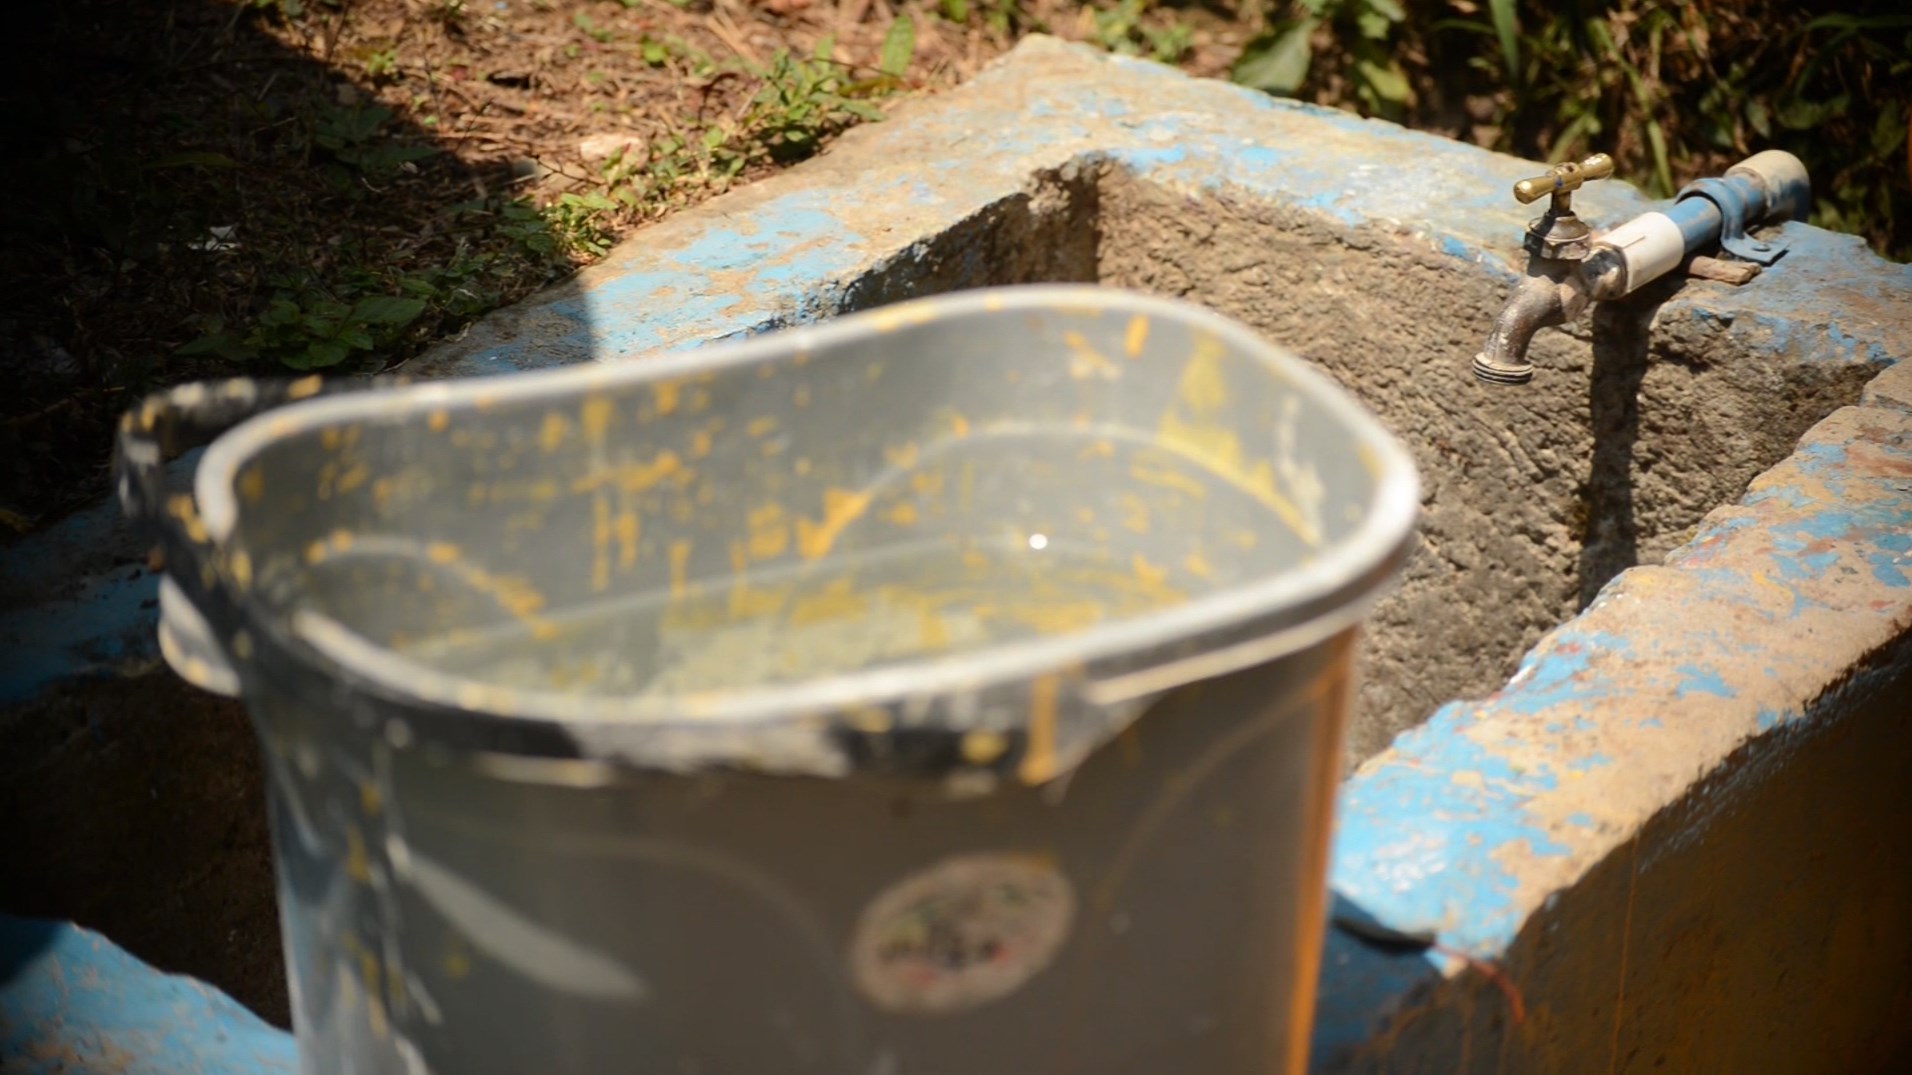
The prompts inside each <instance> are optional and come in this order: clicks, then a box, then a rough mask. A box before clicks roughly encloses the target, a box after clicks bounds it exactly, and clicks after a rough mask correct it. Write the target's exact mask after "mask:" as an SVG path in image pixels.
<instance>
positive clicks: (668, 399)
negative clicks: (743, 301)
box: [228, 303, 1380, 698]
mask: <svg viewBox="0 0 1912 1075" xmlns="http://www.w3.org/2000/svg"><path fill="white" fill-rule="evenodd" d="M1149 309H1150V312H1149V313H1143V312H1137V311H1136V310H1133V309H1130V308H1126V307H1123V306H1121V305H1120V304H1106V303H1105V304H1102V305H1091V306H1085V307H1084V308H1081V309H1073V310H1072V309H1055V308H1038V307H1036V306H1026V307H1024V308H1020V309H1018V310H1012V311H1007V312H998V311H991V310H986V309H983V308H981V307H979V306H975V305H974V304H972V307H971V308H969V309H966V310H964V309H959V310H957V311H956V312H952V313H945V314H941V315H936V316H932V315H931V313H930V311H928V310H927V309H926V308H923V307H904V308H901V309H900V310H899V309H892V310H889V311H885V312H881V313H877V314H872V315H869V316H868V317H867V318H865V319H863V320H861V321H860V322H857V323H856V324H860V325H861V326H862V327H863V328H864V329H866V330H873V331H865V332H857V331H855V325H852V327H851V329H850V330H849V331H847V332H846V331H837V332H835V333H834V334H833V335H831V336H830V337H829V340H830V343H829V344H828V345H826V346H822V347H819V348H818V349H816V350H815V351H814V352H812V351H809V350H800V349H797V348H798V346H799V345H798V344H792V345H790V346H782V347H779V346H774V345H772V346H769V347H765V346H763V345H759V346H757V348H756V351H755V353H753V354H750V355H747V356H743V357H740V358H739V359H738V360H736V361H726V362H725V364H724V365H722V366H720V367H717V368H704V369H695V370H692V371H690V372H675V373H673V374H672V375H670V376H667V377H663V378H662V379H658V378H648V379H638V378H635V377H632V376H629V375H628V374H627V375H625V376H624V377H622V378H621V379H619V378H611V377H603V376H600V377H597V378H596V380H595V381H593V382H591V383H590V386H589V387H588V388H582V389H580V388H578V387H576V385H577V384H578V383H579V382H578V379H577V378H575V377H573V378H571V379H570V380H568V381H549V382H547V383H548V384H549V385H550V388H549V389H544V388H540V387H532V386H527V387H526V388H525V389H523V390H519V391H513V390H510V389H507V388H504V387H501V386H491V389H490V393H489V394H487V393H485V392H479V393H475V394H474V393H472V392H469V391H466V392H464V394H462V395H453V396H450V397H445V402H443V403H442V405H437V404H424V403H420V402H419V401H418V400H419V399H423V398H424V397H418V398H416V399H414V398H410V397H405V398H397V397H395V398H394V399H392V400H379V399H377V398H375V397H364V398H357V399H353V398H350V397H345V398H341V399H337V400H326V401H321V402H320V403H318V404H310V405H307V406H308V407H310V408H311V410H310V411H309V414H310V417H308V418H307V419H305V420H303V421H301V422H300V423H298V424H296V425H295V424H293V423H291V422H289V421H286V420H285V419H286V416H285V415H283V414H282V415H280V416H277V417H269V418H268V419H266V420H265V421H268V422H269V421H279V422H280V426H279V427H276V428H278V429H281V430H289V431H285V432H278V433H275V434H271V435H261V436H259V437H257V438H255V440H256V446H255V447H254V448H253V449H251V450H250V451H248V452H247V454H246V455H245V456H244V458H243V459H241V460H240V461H239V462H238V464H237V469H236V472H235V473H234V474H233V475H232V477H231V481H232V488H233V491H234V493H235V494H236V498H237V504H238V511H237V515H236V519H237V522H236V527H235V533H234V534H233V535H231V536H230V537H229V539H228V540H231V541H236V542H237V543H238V545H239V546H240V547H243V548H244V549H246V550H247V552H248V555H249V556H250V558H251V560H252V562H253V563H254V564H256V565H258V574H259V577H260V580H261V592H262V593H264V594H266V595H267V596H268V597H269V598H270V599H271V600H274V601H276V602H279V603H281V604H283V605H284V606H285V607H286V608H287V609H289V610H290V609H297V610H301V611H308V612H317V613H319V614H321V615H323V616H325V617H327V618H329V619H330V620H332V621H334V622H336V623H337V624H339V625H341V626H343V627H344V628H346V629H347V630H348V631H350V632H352V633H353V634H356V635H358V636H359V637H360V638H362V639H364V640H365V641H367V642H369V643H371V644H373V645H375V646H379V647H385V648H388V649H390V650H392V651H396V652H397V653H399V654H402V655H403V656H404V657H405V658H406V659H408V660H409V661H412V662H415V663H416V664H419V665H422V666H424V667H426V668H429V669H431V670H434V671H437V672H441V673H446V674H449V675H452V676H456V677H458V678H460V679H463V680H468V681H474V682H478V683H483V684H487V685H492V686H499V687H507V688H512V689H516V690H531V691H558V692H564V693H567V694H585V695H601V696H607V697H619V698H628V697H646V696H667V695H678V694H696V693H709V692H717V693H722V692H726V691H736V690H744V689H752V688H762V687H767V686H776V685H778V684H787V683H791V682H794V681H797V680H799V679H805V680H807V679H814V678H816V677H819V676H829V675H834V674H844V673H851V672H857V671H862V670H867V669H872V668H878V667H883V666H893V665H897V664H900V663H905V662H911V661H925V660H936V659H942V658H947V657H951V656H955V655H960V654H965V653H970V652H974V651H978V650H982V649H985V648H988V647H993V646H1002V645H1007V644H1009V643H1013V642H1026V641H1028V640H1031V639H1035V638H1040V637H1053V636H1062V635H1075V634H1078V633H1080V632H1084V631H1087V630H1090V629H1092V628H1095V627H1097V626H1100V625H1104V624H1109V623H1114V622H1123V621H1137V620H1142V619H1146V618H1147V617H1149V616H1150V615H1152V614H1155V613H1159V612H1162V611H1164V610H1167V609H1171V608H1175V607H1177V606H1182V605H1185V604H1189V603H1192V602H1199V601H1201V600H1203V599H1205V598H1215V597H1217V596H1218V595H1227V594H1230V593H1235V592H1238V591H1240V590H1241V589H1242V588H1244V587H1248V586H1252V585H1254V584H1257V583H1262V582H1266V581H1268V580H1270V579H1277V578H1281V577H1283V576H1289V575H1297V574H1300V573H1304V572H1307V571H1308V570H1309V568H1310V565H1311V564H1312V563H1314V562H1315V560H1316V558H1317V556H1318V555H1319V554H1320V553H1321V552H1322V551H1323V550H1325V549H1329V548H1331V547H1333V546H1334V545H1335V544H1336V543H1337V542H1341V541H1344V540H1345V539H1346V537H1347V536H1348V535H1349V534H1350V533H1351V532H1353V531H1354V530H1356V529H1357V528H1358V527H1359V526H1360V524H1361V523H1362V522H1363V521H1364V520H1365V519H1367V518H1368V516H1369V514H1370V511H1371V505H1372V503H1373V501H1374V499H1375V497H1376V495H1377V490H1378V487H1379V479H1380V475H1379V469H1380V467H1379V463H1378V461H1377V456H1376V453H1375V449H1374V447H1373V446H1371V445H1369V444H1366V443H1362V442H1361V431H1359V430H1356V429H1354V428H1350V425H1349V423H1348V422H1347V421H1345V416H1344V415H1342V414H1340V413H1338V412H1333V408H1331V407H1328V406H1325V405H1324V401H1323V398H1322V394H1321V389H1320V387H1319V386H1318V385H1317V384H1316V383H1315V382H1313V381H1310V380H1308V379H1307V378H1306V375H1305V374H1299V376H1300V377H1301V378H1302V379H1301V380H1297V379H1296V378H1297V376H1298V371H1297V370H1296V369H1295V368H1293V367H1284V361H1285V360H1282V359H1280V358H1279V357H1278V356H1275V355H1274V354H1273V353H1271V352H1268V351H1266V350H1265V349H1263V348H1260V347H1257V346H1254V341H1253V340H1252V338H1250V337H1247V336H1245V335H1239V334H1230V333H1226V332H1224V333H1217V332H1215V331H1212V330H1211V329H1210V328H1208V327H1204V326H1202V325H1198V324H1196V323H1193V322H1188V321H1184V320H1181V319H1178V318H1175V317H1172V316H1162V315H1161V314H1162V311H1161V310H1160V309H1157V308H1154V307H1150V308H1149ZM567 386H570V387H567ZM1331 412H1332V413H1331Z"/></svg>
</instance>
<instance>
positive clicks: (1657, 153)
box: [1646, 119, 1673, 197]
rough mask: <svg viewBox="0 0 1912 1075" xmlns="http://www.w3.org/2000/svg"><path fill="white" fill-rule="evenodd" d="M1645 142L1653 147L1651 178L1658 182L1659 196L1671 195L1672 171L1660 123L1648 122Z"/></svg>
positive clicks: (1657, 121)
mask: <svg viewBox="0 0 1912 1075" xmlns="http://www.w3.org/2000/svg"><path fill="white" fill-rule="evenodd" d="M1646 141H1647V144H1648V145H1650V146H1652V147H1653V177H1654V178H1655V179H1656V180H1658V183H1657V186H1658V188H1659V194H1660V195H1661V196H1662V197H1664V196H1666V195H1669V194H1672V193H1673V169H1672V167H1671V166H1670V164H1669V163H1668V161H1667V158H1666V132H1665V131H1664V130H1662V129H1661V128H1660V121H1659V120H1657V119H1655V120H1648V121H1647V125H1646Z"/></svg>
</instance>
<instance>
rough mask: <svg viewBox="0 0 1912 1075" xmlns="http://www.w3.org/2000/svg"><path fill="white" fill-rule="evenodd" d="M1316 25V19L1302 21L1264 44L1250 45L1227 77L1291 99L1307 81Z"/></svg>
mask: <svg viewBox="0 0 1912 1075" xmlns="http://www.w3.org/2000/svg"><path fill="white" fill-rule="evenodd" d="M1317 25H1319V20H1318V19H1312V18H1308V19H1302V20H1301V21H1300V22H1297V23H1293V24H1291V25H1289V26H1288V27H1286V28H1285V29H1283V30H1280V31H1279V32H1277V33H1276V34H1275V35H1274V36H1273V37H1272V38H1269V39H1267V40H1266V41H1264V42H1257V43H1255V44H1251V45H1250V46H1249V48H1248V49H1246V50H1244V51H1243V53H1242V56H1241V59H1239V60H1237V61H1236V62H1235V68H1234V70H1233V71H1232V72H1230V77H1231V78H1233V79H1234V80H1235V81H1236V82H1238V83H1240V84H1241V85H1243V86H1250V87H1253V88H1254V89H1258V90H1261V91H1262V92H1264V93H1272V94H1276V95H1279V96H1283V97H1289V96H1293V95H1294V93H1295V91H1296V90H1299V89H1300V88H1301V84H1302V83H1303V82H1306V81H1307V79H1308V65H1309V63H1310V62H1311V61H1312V60H1313V59H1314V46H1313V45H1312V44H1311V43H1310V42H1311V39H1312V37H1313V36H1314V31H1315V27H1316V26H1317Z"/></svg>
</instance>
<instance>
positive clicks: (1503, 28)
mask: <svg viewBox="0 0 1912 1075" xmlns="http://www.w3.org/2000/svg"><path fill="white" fill-rule="evenodd" d="M1487 9H1488V12H1489V13H1490V14H1492V15H1493V17H1494V36H1495V37H1497V38H1499V39H1500V58H1501V60H1502V61H1503V62H1504V63H1506V65H1507V81H1508V82H1509V83H1512V84H1514V85H1519V84H1520V18H1519V15H1518V14H1517V13H1516V12H1515V11H1514V0H1487Z"/></svg>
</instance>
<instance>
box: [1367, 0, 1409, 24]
mask: <svg viewBox="0 0 1912 1075" xmlns="http://www.w3.org/2000/svg"><path fill="white" fill-rule="evenodd" d="M1367 8H1368V10H1369V11H1370V12H1372V13H1374V14H1376V15H1379V16H1381V17H1382V18H1384V19H1386V20H1387V21H1389V22H1404V21H1406V20H1407V12H1405V11H1402V10H1401V5H1399V4H1397V3H1395V2H1394V0H1367Z"/></svg>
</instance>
